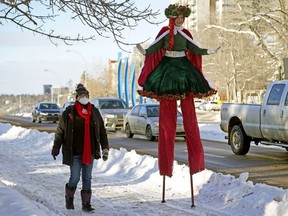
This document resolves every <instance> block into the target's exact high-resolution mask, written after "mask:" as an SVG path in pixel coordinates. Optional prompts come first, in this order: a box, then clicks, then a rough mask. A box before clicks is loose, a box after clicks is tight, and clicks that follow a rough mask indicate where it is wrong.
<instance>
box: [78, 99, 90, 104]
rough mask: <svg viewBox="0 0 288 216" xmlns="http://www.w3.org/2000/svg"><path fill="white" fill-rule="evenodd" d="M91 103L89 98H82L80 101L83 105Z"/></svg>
mask: <svg viewBox="0 0 288 216" xmlns="http://www.w3.org/2000/svg"><path fill="white" fill-rule="evenodd" d="M88 102H89V99H88V98H87V97H82V98H80V99H79V103H81V104H82V105H86V104H87V103H88Z"/></svg>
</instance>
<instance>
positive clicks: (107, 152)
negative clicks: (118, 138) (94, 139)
mask: <svg viewBox="0 0 288 216" xmlns="http://www.w3.org/2000/svg"><path fill="white" fill-rule="evenodd" d="M108 154H109V150H108V149H103V150H102V159H103V161H106V160H107V159H108Z"/></svg>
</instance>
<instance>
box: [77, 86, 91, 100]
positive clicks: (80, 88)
mask: <svg viewBox="0 0 288 216" xmlns="http://www.w3.org/2000/svg"><path fill="white" fill-rule="evenodd" d="M75 92H76V98H77V96H79V95H82V94H87V95H89V91H88V90H87V89H86V88H85V87H84V85H83V84H82V83H79V84H78V85H77V87H76V90H75Z"/></svg>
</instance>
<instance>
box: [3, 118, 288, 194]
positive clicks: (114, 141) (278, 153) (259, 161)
mask: <svg viewBox="0 0 288 216" xmlns="http://www.w3.org/2000/svg"><path fill="white" fill-rule="evenodd" d="M201 114H202V115H203V117H202V118H201V121H202V122H204V121H203V119H204V113H201ZM208 115H211V116H209V117H207V116H206V115H205V118H207V121H208V119H210V120H211V119H213V116H212V115H213V114H208ZM214 115H215V114H214ZM215 119H216V118H215ZM0 121H2V122H11V123H12V124H16V125H21V126H23V127H27V128H33V129H37V130H40V131H48V132H54V130H55V128H56V126H57V124H50V123H44V124H43V123H41V124H39V123H32V122H31V119H29V118H19V117H3V116H0ZM201 121H199V122H201ZM205 121H206V120H205ZM108 136H109V142H110V146H111V147H112V148H115V149H119V148H126V149H127V150H135V151H136V152H137V153H139V154H146V155H152V156H154V157H157V141H154V142H149V141H147V140H146V139H145V137H144V136H137V135H135V136H134V137H133V139H127V138H126V136H125V134H124V133H123V132H117V133H109V134H108ZM203 146H204V152H205V162H206V168H207V169H209V170H212V171H214V172H217V173H224V174H231V175H235V176H239V174H240V173H243V172H249V176H250V177H249V180H251V181H253V182H254V183H266V184H269V185H275V186H277V187H282V188H285V189H288V152H287V151H286V150H284V149H281V148H279V149H278V148H267V147H257V146H251V148H250V151H249V153H248V154H247V155H245V156H238V155H234V154H233V153H232V151H231V149H230V147H229V146H228V145H227V143H223V142H216V141H208V140H203ZM187 158H188V155H187V149H186V144H185V140H184V139H183V138H176V141H175V160H177V161H178V163H184V164H187Z"/></svg>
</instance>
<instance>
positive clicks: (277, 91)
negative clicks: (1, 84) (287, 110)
mask: <svg viewBox="0 0 288 216" xmlns="http://www.w3.org/2000/svg"><path fill="white" fill-rule="evenodd" d="M284 88H285V84H274V85H273V87H272V89H271V91H270V94H269V97H268V101H267V105H279V104H280V99H281V96H282V94H283V90H284Z"/></svg>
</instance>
